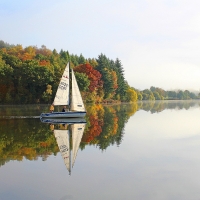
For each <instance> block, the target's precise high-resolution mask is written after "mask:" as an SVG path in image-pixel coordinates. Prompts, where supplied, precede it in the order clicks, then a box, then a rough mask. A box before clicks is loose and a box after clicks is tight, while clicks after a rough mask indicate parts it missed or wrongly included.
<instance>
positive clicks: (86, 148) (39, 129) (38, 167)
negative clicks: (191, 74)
mask: <svg viewBox="0 0 200 200" xmlns="http://www.w3.org/2000/svg"><path fill="white" fill-rule="evenodd" d="M47 110H48V107H47V106H46V105H31V106H0V177H1V179H0V199H1V200H13V199H14V200H27V199H28V200H36V199H37V200H68V199H73V200H88V199H89V200H94V199H95V200H103V199H105V200H107V199H108V200H110V199H111V200H112V199H113V200H122V199H124V200H125V199H126V200H129V199H130V200H133V199H136V200H179V199H180V200H188V199H189V200H200V192H199V188H200V181H199V180H200V156H199V155H200V102H199V101H183V102H178V101H177V102H176V101H172V102H166V101H164V102H143V103H138V104H131V105H121V106H119V105H118V106H106V107H103V106H101V105H98V106H88V108H87V110H88V113H87V117H86V120H87V124H86V127H85V130H84V134H83V137H82V140H81V143H80V147H79V151H78V154H77V157H76V161H75V164H74V167H73V168H72V171H71V175H69V172H68V170H67V168H66V166H65V164H64V160H63V159H62V156H61V154H60V151H59V148H58V144H57V142H56V139H55V137H54V134H53V131H52V130H51V129H50V124H46V123H41V122H40V119H39V118H37V116H39V114H40V113H41V112H44V111H47ZM21 116H23V117H21ZM27 116H28V117H27ZM69 127H70V126H69ZM69 127H68V128H69ZM51 128H52V127H51ZM59 128H60V126H59V125H54V129H59ZM71 142H72V141H71Z"/></svg>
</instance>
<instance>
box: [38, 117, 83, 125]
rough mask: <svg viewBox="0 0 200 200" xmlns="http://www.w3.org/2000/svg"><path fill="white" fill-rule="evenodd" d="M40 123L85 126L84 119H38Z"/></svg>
mask: <svg viewBox="0 0 200 200" xmlns="http://www.w3.org/2000/svg"><path fill="white" fill-rule="evenodd" d="M40 121H41V122H42V123H49V124H85V123H86V120H85V119H84V118H75V117H73V118H50V117H48V118H40Z"/></svg>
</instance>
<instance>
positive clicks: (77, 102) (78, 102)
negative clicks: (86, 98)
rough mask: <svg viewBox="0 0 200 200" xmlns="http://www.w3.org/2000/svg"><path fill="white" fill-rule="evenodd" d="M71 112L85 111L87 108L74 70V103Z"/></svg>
mask: <svg viewBox="0 0 200 200" xmlns="http://www.w3.org/2000/svg"><path fill="white" fill-rule="evenodd" d="M71 110H72V111H73V110H74V111H85V106H84V104H83V100H82V97H81V93H80V90H79V88H78V84H77V82H76V78H75V76H74V71H73V70H72V102H71Z"/></svg>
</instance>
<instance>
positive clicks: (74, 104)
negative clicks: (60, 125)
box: [40, 63, 86, 118]
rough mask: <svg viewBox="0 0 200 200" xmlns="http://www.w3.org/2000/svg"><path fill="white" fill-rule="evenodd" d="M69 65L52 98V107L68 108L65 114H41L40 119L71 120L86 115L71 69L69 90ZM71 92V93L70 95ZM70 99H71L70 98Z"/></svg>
mask: <svg viewBox="0 0 200 200" xmlns="http://www.w3.org/2000/svg"><path fill="white" fill-rule="evenodd" d="M69 70H70V67H69V63H67V66H66V68H65V70H64V73H63V75H62V78H61V80H60V83H59V86H58V89H57V92H56V96H55V98H54V102H53V105H54V106H61V105H62V106H69V108H70V109H69V111H67V112H52V113H41V115H40V118H47V117H48V118H72V117H78V118H81V117H84V116H85V114H86V110H85V106H84V103H83V99H82V97H81V93H80V90H79V87H78V84H77V81H76V77H75V75H74V71H73V69H71V79H72V81H71V83H72V85H71V90H70V79H69ZM70 91H71V93H70ZM70 97H71V98H70Z"/></svg>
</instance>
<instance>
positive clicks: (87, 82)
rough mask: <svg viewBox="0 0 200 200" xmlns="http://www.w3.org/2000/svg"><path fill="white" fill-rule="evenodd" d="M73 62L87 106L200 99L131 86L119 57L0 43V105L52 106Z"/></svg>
mask: <svg viewBox="0 0 200 200" xmlns="http://www.w3.org/2000/svg"><path fill="white" fill-rule="evenodd" d="M68 62H70V66H71V68H73V69H74V72H75V76H76V78H77V82H78V85H79V88H80V91H81V94H82V96H83V99H84V101H85V102H86V103H116V102H135V101H142V100H176V99H181V100H186V99H199V98H200V94H195V93H194V92H190V91H188V90H185V91H182V90H178V91H165V90H163V89H161V88H158V87H153V86H152V87H151V88H150V89H145V90H142V91H140V90H138V89H136V88H134V87H132V86H130V85H129V84H128V82H127V81H126V79H125V76H124V69H123V65H122V63H121V61H120V60H119V58H116V60H112V59H109V58H108V57H107V56H106V55H104V54H100V55H99V56H98V58H85V57H84V56H83V55H82V54H81V55H79V56H78V55H74V54H70V53H69V52H68V51H64V50H61V51H60V52H59V53H58V52H57V51H56V50H55V49H54V50H53V51H52V50H50V49H48V48H46V46H44V45H42V46H41V48H38V47H36V46H28V47H25V48H23V47H22V45H11V44H9V43H6V42H4V41H2V40H0V91H1V92H0V104H35V103H52V102H53V99H54V96H55V93H56V90H57V87H58V84H59V81H60V77H61V76H62V73H63V71H64V68H65V66H66V64H67V63H68Z"/></svg>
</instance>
